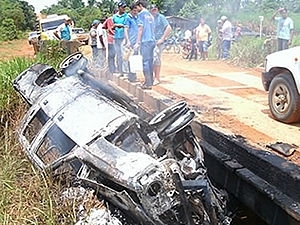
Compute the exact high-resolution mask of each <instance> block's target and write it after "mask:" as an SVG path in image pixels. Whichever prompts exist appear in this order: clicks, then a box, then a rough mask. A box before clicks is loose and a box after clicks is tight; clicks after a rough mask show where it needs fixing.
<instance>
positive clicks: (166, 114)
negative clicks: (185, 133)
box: [149, 101, 188, 132]
mask: <svg viewBox="0 0 300 225" xmlns="http://www.w3.org/2000/svg"><path fill="white" fill-rule="evenodd" d="M186 111H188V107H187V103H186V102H185V101H180V102H178V103H175V104H174V105H171V106H169V107H168V108H166V109H164V110H163V111H161V112H160V113H158V114H157V115H156V116H154V117H153V118H152V119H151V120H150V122H149V125H150V126H152V127H154V128H155V129H156V130H157V131H158V132H161V131H163V130H164V129H166V127H168V126H169V125H170V124H172V123H173V122H174V121H176V120H177V119H178V118H179V117H180V116H181V115H183V114H184V113H186Z"/></svg>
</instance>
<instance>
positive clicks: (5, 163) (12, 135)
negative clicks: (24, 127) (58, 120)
mask: <svg viewBox="0 0 300 225" xmlns="http://www.w3.org/2000/svg"><path fill="white" fill-rule="evenodd" d="M64 56H65V55H60V54H57V55H53V54H51V56H48V57H51V58H47V55H43V56H38V57H37V58H36V59H34V60H33V59H29V58H14V59H11V60H5V61H1V62H0V74H1V76H0V165H1V169H0V190H1V194H0V224H61V223H59V222H58V221H62V224H71V223H72V222H74V216H73V217H72V216H70V215H73V207H74V205H73V204H71V203H69V205H62V204H61V202H57V201H58V200H57V199H55V198H54V196H56V193H57V191H59V189H60V186H59V184H57V183H56V184H54V183H53V182H52V180H51V179H49V178H46V177H45V176H44V175H43V174H41V173H39V172H37V171H36V170H35V168H34V167H33V166H32V165H31V164H30V163H29V161H28V160H27V159H26V157H25V153H24V152H23V150H22V149H21V148H20V145H19V144H18V141H17V140H16V128H17V127H18V124H17V123H18V122H19V121H20V116H21V115H23V114H24V110H25V107H26V106H25V104H24V102H23V101H22V99H21V98H20V96H19V95H17V92H16V91H14V90H13V87H12V81H13V79H14V78H15V77H16V76H17V75H18V74H20V73H21V72H22V71H24V70H25V69H27V68H28V67H29V66H30V65H32V64H33V63H35V62H44V63H51V64H52V65H57V62H58V61H59V62H60V61H61V60H62V57H64ZM54 59H55V60H54ZM49 186H51V187H49ZM74 204H75V203H74ZM67 206H68V207H67ZM62 207H64V210H62ZM54 211H56V212H57V211H60V212H62V213H61V214H57V213H55V214H54V213H53V212H54Z"/></svg>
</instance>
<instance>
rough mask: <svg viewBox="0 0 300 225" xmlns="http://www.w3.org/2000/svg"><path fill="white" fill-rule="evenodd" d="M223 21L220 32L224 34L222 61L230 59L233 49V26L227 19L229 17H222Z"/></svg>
mask: <svg viewBox="0 0 300 225" xmlns="http://www.w3.org/2000/svg"><path fill="white" fill-rule="evenodd" d="M221 21H222V23H223V25H222V28H221V30H220V32H221V33H222V60H226V59H229V56H230V54H229V52H230V47H231V41H232V37H233V33H232V24H231V23H230V21H229V20H228V19H227V16H222V17H221Z"/></svg>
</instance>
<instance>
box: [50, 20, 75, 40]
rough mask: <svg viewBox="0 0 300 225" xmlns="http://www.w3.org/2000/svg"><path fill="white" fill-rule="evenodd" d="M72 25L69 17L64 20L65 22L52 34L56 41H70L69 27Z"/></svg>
mask: <svg viewBox="0 0 300 225" xmlns="http://www.w3.org/2000/svg"><path fill="white" fill-rule="evenodd" d="M71 24H72V20H71V18H70V17H66V18H65V22H64V23H63V24H61V25H59V26H58V27H57V28H56V30H55V31H54V32H53V34H54V36H55V37H56V38H57V39H58V40H63V41H70V40H71V31H70V25H71Z"/></svg>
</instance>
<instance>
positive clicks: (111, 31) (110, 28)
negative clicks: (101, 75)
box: [102, 9, 117, 73]
mask: <svg viewBox="0 0 300 225" xmlns="http://www.w3.org/2000/svg"><path fill="white" fill-rule="evenodd" d="M115 13H117V10H116V9H115V10H114V11H113V14H112V16H110V17H109V18H107V19H106V20H105V22H104V23H103V26H102V28H103V29H106V30H107V50H108V54H107V55H108V56H107V61H108V69H109V72H111V73H115V72H116V62H115V57H116V51H115V46H114V35H115V28H114V22H113V15H114V14H115Z"/></svg>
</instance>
